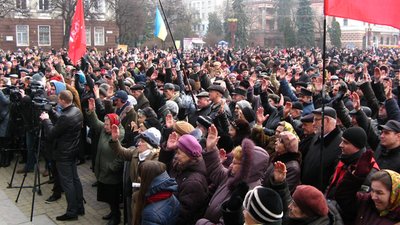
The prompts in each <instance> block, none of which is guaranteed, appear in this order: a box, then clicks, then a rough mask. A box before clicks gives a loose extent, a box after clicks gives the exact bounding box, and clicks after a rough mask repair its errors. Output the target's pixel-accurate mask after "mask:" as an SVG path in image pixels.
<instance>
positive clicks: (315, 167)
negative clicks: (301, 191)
mask: <svg viewBox="0 0 400 225" xmlns="http://www.w3.org/2000/svg"><path fill="white" fill-rule="evenodd" d="M320 138H321V137H320V135H316V136H314V138H313V139H312V141H311V143H310V146H309V148H308V151H307V154H306V156H305V157H304V161H303V167H302V168H301V170H302V171H301V182H302V183H303V184H308V185H312V186H314V187H316V188H318V189H319V190H320V191H321V192H324V191H325V188H326V187H327V186H328V185H329V179H330V177H331V176H332V175H333V173H334V172H335V168H336V165H337V163H338V161H339V156H340V154H341V150H340V148H339V144H340V143H341V142H342V131H340V130H339V128H338V127H336V128H335V129H334V130H332V131H331V132H330V133H329V134H328V135H326V136H325V137H324V148H323V151H324V152H323V162H322V165H321V161H320V160H321V159H320V153H321V140H320ZM321 166H323V174H322V186H321V184H320V171H321Z"/></svg>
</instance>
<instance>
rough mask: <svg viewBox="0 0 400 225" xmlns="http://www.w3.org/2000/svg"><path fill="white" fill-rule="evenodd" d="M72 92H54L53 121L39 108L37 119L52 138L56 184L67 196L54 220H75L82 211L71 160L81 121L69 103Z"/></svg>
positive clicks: (79, 190)
mask: <svg viewBox="0 0 400 225" xmlns="http://www.w3.org/2000/svg"><path fill="white" fill-rule="evenodd" d="M72 101H73V95H72V93H71V92H70V91H68V90H64V91H61V92H60V94H59V95H58V104H59V105H60V106H61V108H62V110H61V114H60V115H55V117H58V118H54V120H53V121H54V123H53V122H52V121H51V120H50V119H49V114H47V113H46V112H43V113H42V114H41V115H40V119H41V120H42V122H43V125H44V129H45V133H46V135H47V138H48V139H50V140H54V145H55V146H54V150H53V151H54V154H53V156H54V158H55V161H56V167H57V171H58V175H59V179H60V184H61V187H62V189H63V190H64V192H65V195H66V198H67V203H68V207H67V212H66V213H65V214H64V215H62V216H58V217H56V220H60V221H67V220H76V219H77V218H78V215H83V214H84V213H85V209H84V206H83V192H82V184H81V181H80V179H79V176H78V171H77V166H76V164H75V160H76V157H77V153H78V149H79V140H80V135H81V129H82V124H83V115H82V112H81V111H80V110H79V109H78V108H77V107H75V106H74V105H73V104H72Z"/></svg>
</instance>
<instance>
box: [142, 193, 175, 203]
mask: <svg viewBox="0 0 400 225" xmlns="http://www.w3.org/2000/svg"><path fill="white" fill-rule="evenodd" d="M171 196H172V192H171V191H162V192H158V193H156V194H154V195H152V196H150V197H148V198H147V199H146V204H151V203H154V202H159V201H162V200H164V199H167V198H169V197H171Z"/></svg>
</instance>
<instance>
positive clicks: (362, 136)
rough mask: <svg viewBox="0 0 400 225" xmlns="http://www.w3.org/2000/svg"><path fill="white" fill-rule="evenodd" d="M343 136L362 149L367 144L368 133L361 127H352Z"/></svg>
mask: <svg viewBox="0 0 400 225" xmlns="http://www.w3.org/2000/svg"><path fill="white" fill-rule="evenodd" d="M342 137H343V138H344V139H346V140H347V141H348V142H350V143H351V144H352V145H354V146H355V147H357V148H359V149H362V148H364V147H365V146H366V144H367V134H366V133H365V131H364V129H362V128H360V127H350V128H348V129H346V130H345V131H344V132H343V135H342Z"/></svg>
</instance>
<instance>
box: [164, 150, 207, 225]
mask: <svg viewBox="0 0 400 225" xmlns="http://www.w3.org/2000/svg"><path fill="white" fill-rule="evenodd" d="M171 177H174V178H175V179H176V182H177V183H178V194H177V197H178V200H179V202H180V204H181V208H180V213H179V217H178V220H177V223H176V224H177V225H190V224H195V223H196V221H197V220H198V219H199V218H201V216H202V215H203V212H204V210H205V208H206V207H207V203H208V198H207V197H208V183H207V178H206V166H205V164H204V160H203V158H201V157H199V158H196V159H191V160H190V161H189V162H188V163H187V164H186V165H184V166H183V168H180V169H177V168H176V167H173V168H172V170H171Z"/></svg>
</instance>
